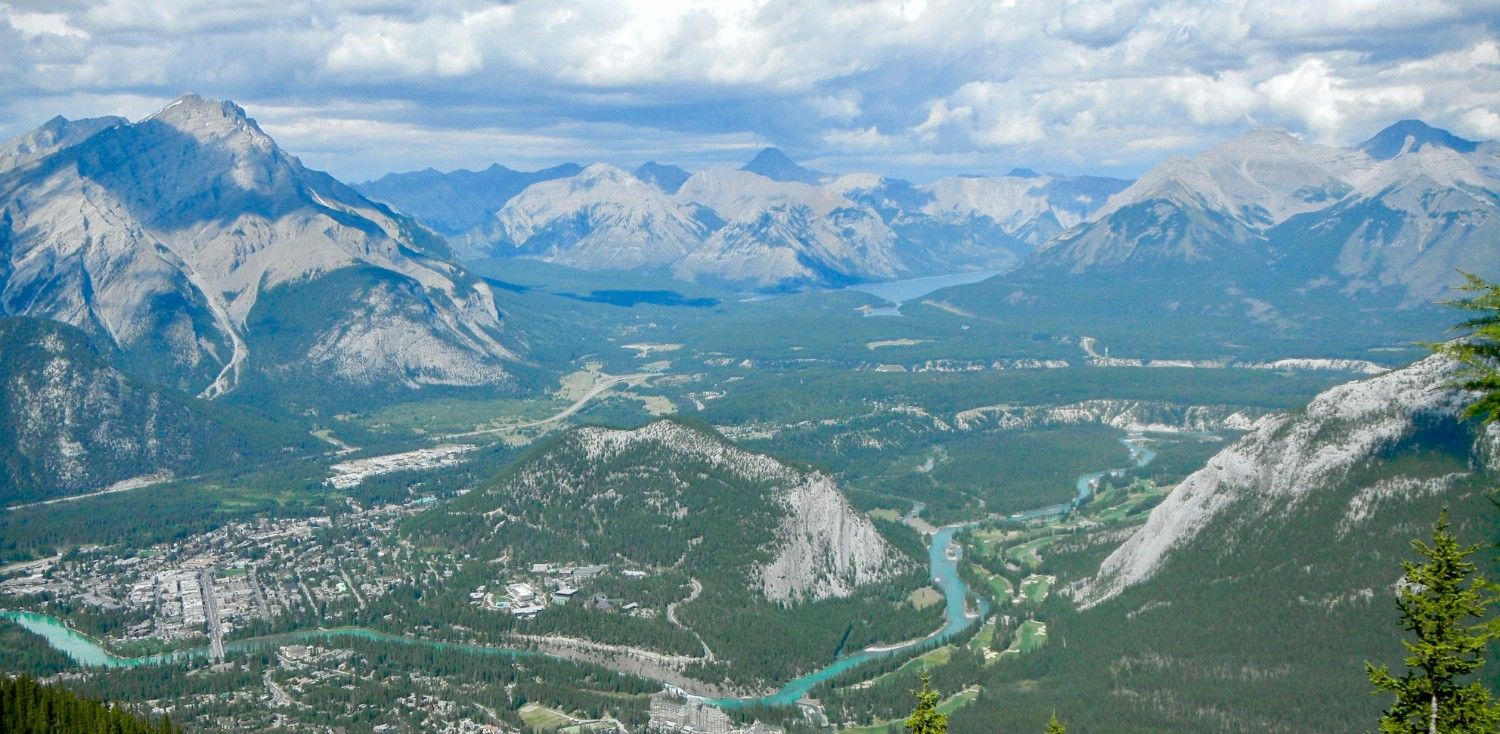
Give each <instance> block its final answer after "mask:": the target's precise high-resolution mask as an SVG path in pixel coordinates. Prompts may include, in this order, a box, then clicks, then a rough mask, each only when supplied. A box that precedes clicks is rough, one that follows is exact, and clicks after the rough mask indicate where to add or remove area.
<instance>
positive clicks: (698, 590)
mask: <svg viewBox="0 0 1500 734" xmlns="http://www.w3.org/2000/svg"><path fill="white" fill-rule="evenodd" d="M688 582H689V583H691V584H692V585H693V593H691V594H688V596H687V598H686V599H683V600H682V601H680V602H678V601H674V602H672V603H671V604H668V605H667V621H669V622H671V623H672V624H675V625H677V626H678V627H681V628H683V629H685V630H687V631H688V632H690V633H692V635H693V637H696V638H698V644H700V645H702V646H703V658H704V659H705V660H707V661H708V662H713V661H714V651H713V650H710V649H709V647H708V643H707V642H704V641H703V635H700V634H698V631H697V630H695V629H692V628H691V627H688V626H687V625H685V624H683V623H681V622H679V621H677V607H678V605H680V604H688V603H691V602H692V601H693V600H694V599H697V598H698V597H699V596H700V595H701V594H703V584H700V583H698V579H695V578H689V579H688Z"/></svg>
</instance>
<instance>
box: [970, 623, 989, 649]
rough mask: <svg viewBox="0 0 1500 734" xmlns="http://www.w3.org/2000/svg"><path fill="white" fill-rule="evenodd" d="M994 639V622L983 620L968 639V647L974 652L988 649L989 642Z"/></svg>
mask: <svg viewBox="0 0 1500 734" xmlns="http://www.w3.org/2000/svg"><path fill="white" fill-rule="evenodd" d="M994 640H995V623H994V622H985V623H984V626H982V627H980V628H979V631H978V632H975V633H974V637H973V639H970V640H969V649H970V650H972V651H974V652H980V651H982V650H988V649H989V647H990V643H991V642H994Z"/></svg>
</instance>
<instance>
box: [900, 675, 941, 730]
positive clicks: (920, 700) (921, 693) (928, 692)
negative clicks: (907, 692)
mask: <svg viewBox="0 0 1500 734" xmlns="http://www.w3.org/2000/svg"><path fill="white" fill-rule="evenodd" d="M912 693H913V694H914V695H916V697H917V707H916V708H915V709H914V710H912V712H911V716H909V717H907V719H906V730H907V731H908V732H911V734H947V731H948V715H947V714H942V713H938V710H937V704H938V698H939V696H938V692H937V691H934V690H932V676H931V675H929V674H927V673H923V674H922V688H921V690H917V691H912Z"/></svg>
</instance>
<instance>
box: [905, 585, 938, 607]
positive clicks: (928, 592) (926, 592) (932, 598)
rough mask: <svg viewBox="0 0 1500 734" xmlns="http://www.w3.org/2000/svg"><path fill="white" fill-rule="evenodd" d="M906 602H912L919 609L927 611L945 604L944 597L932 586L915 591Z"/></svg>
mask: <svg viewBox="0 0 1500 734" xmlns="http://www.w3.org/2000/svg"><path fill="white" fill-rule="evenodd" d="M906 600H907V601H909V602H911V605H912V606H913V607H916V608H917V609H926V608H928V607H932V606H937V605H938V604H941V603H942V602H943V595H942V594H941V593H940V592H939V591H938V590H937V589H934V588H932V587H931V586H923V587H922V588H920V589H917V590H916V591H913V592H912V593H911V596H908V597H907V598H906Z"/></svg>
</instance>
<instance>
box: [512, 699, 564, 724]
mask: <svg viewBox="0 0 1500 734" xmlns="http://www.w3.org/2000/svg"><path fill="white" fill-rule="evenodd" d="M518 713H520V715H521V720H522V721H524V722H526V725H527V726H528V727H530V728H532V729H544V730H556V729H561V728H562V727H565V726H567V725H569V724H572V723H573V717H571V716H568V715H567V714H565V713H563V712H561V711H558V710H557V709H550V708H547V707H546V706H543V705H541V704H536V703H528V704H526V705H525V706H522V707H521V710H520V711H519V712H518Z"/></svg>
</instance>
